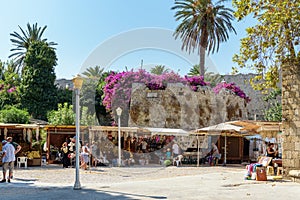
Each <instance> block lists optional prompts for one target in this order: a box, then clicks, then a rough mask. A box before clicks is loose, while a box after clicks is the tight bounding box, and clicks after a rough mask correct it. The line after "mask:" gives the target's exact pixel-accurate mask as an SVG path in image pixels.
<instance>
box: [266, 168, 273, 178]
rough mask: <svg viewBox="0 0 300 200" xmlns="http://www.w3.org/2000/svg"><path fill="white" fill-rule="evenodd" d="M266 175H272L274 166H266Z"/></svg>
mask: <svg viewBox="0 0 300 200" xmlns="http://www.w3.org/2000/svg"><path fill="white" fill-rule="evenodd" d="M267 176H274V167H272V166H268V167H267Z"/></svg>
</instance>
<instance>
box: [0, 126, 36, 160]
mask: <svg viewBox="0 0 300 200" xmlns="http://www.w3.org/2000/svg"><path fill="white" fill-rule="evenodd" d="M41 128H42V126H40V125H37V124H4V123H1V124H0V140H1V141H2V140H4V139H6V138H7V137H12V138H13V141H14V142H16V143H18V144H19V145H20V146H21V147H22V149H21V151H20V152H18V153H17V154H16V159H17V157H27V158H28V161H27V165H28V166H41V147H40V143H39V141H40V140H41V137H40V129H41ZM0 151H2V144H1V145H0ZM0 163H1V161H0Z"/></svg>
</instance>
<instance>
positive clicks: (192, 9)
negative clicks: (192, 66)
mask: <svg viewBox="0 0 300 200" xmlns="http://www.w3.org/2000/svg"><path fill="white" fill-rule="evenodd" d="M222 3H224V0H220V1H217V3H215V4H213V2H212V0H176V1H175V6H173V7H172V10H176V13H175V19H176V21H180V24H179V25H178V27H177V28H176V30H175V33H174V35H175V38H176V39H177V38H178V37H179V38H181V40H182V42H183V43H182V49H184V50H186V51H188V52H189V53H190V52H193V51H194V50H195V49H198V53H199V55H200V75H202V76H204V66H205V51H206V50H207V51H208V54H209V53H210V52H212V53H214V52H215V51H216V52H217V51H218V50H219V44H220V43H222V42H226V41H227V40H228V38H229V34H228V32H234V33H236V32H235V29H234V27H233V26H232V24H231V21H232V20H233V19H234V16H233V10H231V9H230V8H226V7H225V6H224V5H222Z"/></svg>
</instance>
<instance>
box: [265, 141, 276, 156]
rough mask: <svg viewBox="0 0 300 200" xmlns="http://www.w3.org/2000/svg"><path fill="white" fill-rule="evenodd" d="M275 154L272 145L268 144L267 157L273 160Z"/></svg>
mask: <svg viewBox="0 0 300 200" xmlns="http://www.w3.org/2000/svg"><path fill="white" fill-rule="evenodd" d="M277 153H278V152H277V150H275V149H274V143H269V144H268V148H267V156H268V157H272V159H274V158H276V157H277Z"/></svg>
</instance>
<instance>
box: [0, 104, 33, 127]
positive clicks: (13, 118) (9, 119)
mask: <svg viewBox="0 0 300 200" xmlns="http://www.w3.org/2000/svg"><path fill="white" fill-rule="evenodd" d="M29 119H30V115H29V113H28V112H27V111H25V110H20V109H18V108H16V107H14V106H8V107H6V108H5V109H3V110H0V122H1V123H18V124H28V123H29Z"/></svg>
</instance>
